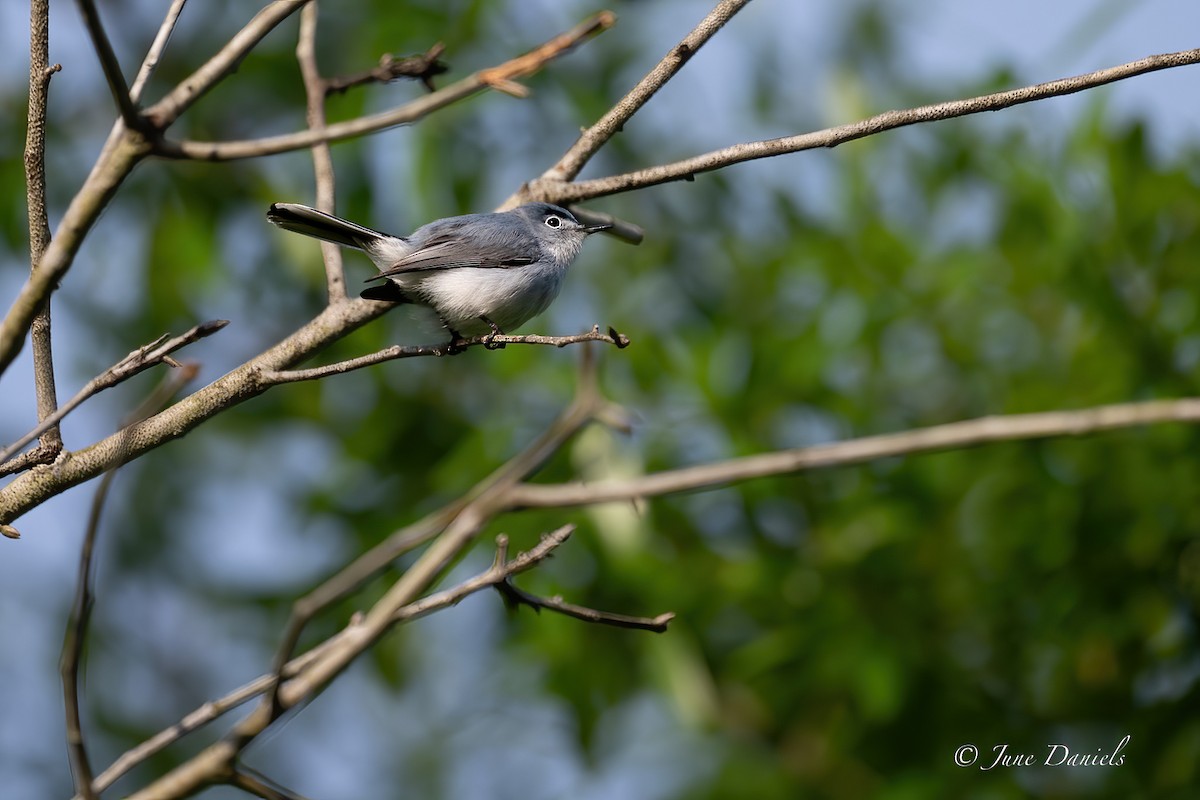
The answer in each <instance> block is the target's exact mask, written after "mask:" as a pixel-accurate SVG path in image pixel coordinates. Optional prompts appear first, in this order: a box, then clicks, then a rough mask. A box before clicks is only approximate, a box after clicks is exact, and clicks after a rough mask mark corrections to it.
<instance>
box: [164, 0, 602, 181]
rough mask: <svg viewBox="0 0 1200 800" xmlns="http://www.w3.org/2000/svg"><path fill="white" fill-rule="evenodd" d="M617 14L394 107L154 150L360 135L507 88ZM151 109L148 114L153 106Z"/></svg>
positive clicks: (297, 145) (203, 154) (204, 152)
mask: <svg viewBox="0 0 1200 800" xmlns="http://www.w3.org/2000/svg"><path fill="white" fill-rule="evenodd" d="M615 20H616V18H615V17H614V16H613V15H612V14H611V13H610V12H607V11H604V12H601V13H599V14H596V15H594V16H592V17H590V18H589V19H587V20H585V21H584V22H582V23H580V24H579V25H576V26H575V27H574V28H572V29H571V30H569V31H567V32H566V33H562V34H560V35H558V36H556V37H554V38H553V39H551V40H550V41H548V42H546V43H544V44H542V45H540V46H539V47H537V48H535V49H534V50H532V51H530V52H529V53H526V54H525V55H522V56H518V57H516V58H513V59H510V60H509V61H506V62H504V63H503V64H500V65H498V66H495V67H489V68H487V69H481V70H479V71H478V72H476V73H474V74H473V75H470V76H468V77H466V78H463V79H462V80H459V81H456V82H455V83H452V84H450V85H449V86H446V87H445V88H442V89H439V90H437V91H436V92H432V93H430V94H427V95H425V96H423V97H419V98H417V99H415V100H413V101H411V102H409V103H405V104H404V105H402V106H400V107H399V108H394V109H392V110H390V111H382V112H380V113H378V114H371V115H368V116H365V117H356V118H355V119H351V120H346V121H345V122H338V123H335V124H333V125H329V126H327V127H324V128H322V129H320V130H312V129H309V130H304V131H297V132H296V133H288V134H283V135H281V136H268V137H264V138H261V139H247V140H243V141H230V142H196V141H188V140H186V139H185V140H182V141H169V140H167V141H162V142H159V143H158V144H157V150H156V152H157V153H158V155H161V156H165V157H167V158H191V159H196V160H200V161H231V160H234V159H240V158H254V157H257V156H267V155H275V154H277V153H286V152H289V151H292V150H302V149H304V148H306V147H312V146H313V145H315V144H320V143H322V142H336V141H341V140H343V139H350V138H353V137H355V136H362V135H363V134H366V133H373V132H375V131H380V130H384V129H385V128H394V127H396V126H398V125H407V124H409V123H412V122H415V121H417V120H419V119H421V118H422V117H425V116H428V115H429V114H432V113H433V112H435V111H438V110H440V109H442V108H445V107H446V106H448V105H451V104H452V103H455V102H457V101H459V100H462V99H464V98H466V97H470V96H472V95H474V94H477V93H479V92H482V91H484V90H485V89H489V88H492V89H496V88H499V89H501V90H508V91H510V92H511V91H512V87H513V86H514V85H517V84H514V83H513V81H514V80H515V79H516V78H521V77H525V76H527V75H532V74H533V73H535V72H537V71H538V70H540V69H541V68H542V67H543V66H545V64H546V63H547V62H549V61H551V60H552V59H554V58H557V57H558V56H561V55H563V54H564V53H566V52H568V51H569V50H571V49H573V48H574V47H575V46H576V45H578V44H579V43H580V42H582V41H583V40H584V39H587V38H588V37H590V36H593V35H595V34H597V33H600V32H601V31H604V30H606V29H608V28H609V27H611V26H612V24H613V23H614V22H615ZM153 111H154V109H151V111H150V112H147V113H148V114H149V113H151V112H153Z"/></svg>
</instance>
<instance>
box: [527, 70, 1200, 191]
mask: <svg viewBox="0 0 1200 800" xmlns="http://www.w3.org/2000/svg"><path fill="white" fill-rule="evenodd" d="M1196 63H1200V49H1196V50H1184V51H1181V52H1178V53H1167V54H1164V55H1156V56H1149V57H1147V58H1143V59H1140V60H1138V61H1131V62H1129V63H1127V64H1121V65H1119V66H1115V67H1109V68H1108V69H1101V70H1097V71H1095V72H1089V73H1086V74H1084V75H1077V76H1075V77H1072V78H1062V79H1060V80H1055V81H1049V82H1047V83H1039V84H1037V85H1035V86H1027V87H1024V88H1021V89H1011V90H1009V91H1005V92H996V93H995V94H988V95H982V96H980V97H972V98H969V99H966V100H951V101H948V102H945V103H935V104H933V105H927V106H921V107H919V108H911V109H905V110H899V111H886V112H884V113H882V114H877V115H875V116H873V117H869V118H868V119H865V120H861V121H859V122H854V123H851V124H849V125H839V126H837V127H834V128H827V129H825V130H821V131H814V132H812V133H804V134H800V135H798V136H788V137H784V138H781V139H768V140H766V141H760V142H746V143H743V144H736V145H733V146H731V147H726V148H723V149H721V150H714V151H713V152H711V153H705V154H703V155H699V156H694V157H692V158H687V159H684V160H682V161H676V162H674V163H671V164H661V165H659V166H655V167H648V168H647V169H642V170H637V171H635V172H627V173H625V174H622V175H612V176H610V177H607V178H597V179H595V180H588V181H579V182H577V183H561V182H551V181H547V180H544V179H543V180H539V181H537V182H535V183H536V186H534V185H531V186H530V187H529V189H528V196H529V197H530V198H533V199H539V200H545V201H547V202H553V203H560V204H561V203H577V202H582V201H584V200H591V199H593V198H596V197H604V196H607V195H612V194H619V193H621V192H628V191H633V190H635V189H643V188H645V187H647V186H657V185H659V184H662V183H668V182H670V181H677V180H690V179H691V178H692V177H694V176H695V175H698V174H700V173H702V172H711V171H713V170H718V169H722V168H724V167H728V166H732V165H734V164H740V163H742V162H744V161H753V160H755V159H759V158H769V157H771V156H779V155H785V154H787V153H797V152H800V151H802V150H813V149H816V148H819V147H837V146H838V145H840V144H844V143H846V142H850V141H853V140H855V139H861V138H863V137H866V136H872V135H874V134H877V133H882V132H884V131H889V130H894V129H896V128H903V127H905V126H908V125H915V124H917V123H921V122H934V121H937V120H944V119H952V118H955V117H964V116H968V115H970V114H980V113H983V112H985V111H999V110H1000V109H1003V108H1010V107H1012V106H1016V105H1021V104H1024V103H1032V102H1034V101H1036V100H1045V99H1047V98H1050V97H1061V96H1063V95H1068V94H1074V93H1076V92H1082V91H1084V90H1086V89H1094V88H1095V87H1097V86H1103V85H1105V84H1108V83H1114V82H1116V81H1120V80H1125V79H1126V78H1132V77H1134V76H1137V75H1144V74H1146V73H1149V72H1156V71H1158V70H1163V69H1172V68H1174V67H1182V66H1187V65H1189V64H1196Z"/></svg>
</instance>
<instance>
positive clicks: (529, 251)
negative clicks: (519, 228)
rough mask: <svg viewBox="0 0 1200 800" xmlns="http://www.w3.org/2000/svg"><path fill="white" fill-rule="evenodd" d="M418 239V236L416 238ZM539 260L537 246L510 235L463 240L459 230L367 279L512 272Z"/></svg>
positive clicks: (428, 241)
mask: <svg viewBox="0 0 1200 800" xmlns="http://www.w3.org/2000/svg"><path fill="white" fill-rule="evenodd" d="M413 239H416V236H414V237H413ZM535 261H537V246H536V244H529V243H526V242H522V243H517V242H514V241H513V240H512V237H509V236H503V235H501V236H493V237H490V238H489V239H487V240H484V241H473V242H470V243H468V242H466V241H464V239H463V237H462V236H461V235H458V232H457V231H447V232H446V233H444V234H441V235H437V236H432V237H430V238H428V239H426V240H425V241H422V242H420V245H419V246H418V247H417V248H416V249H414V250H413V251H412V252H411V253H408V254H407V255H405V256H404V257H403V258H401V259H400V260H399V261H397V262H396V263H394V264H392V265H391V266H390V267H388V268H387V269H385V270H383V271H382V272H380V273H379V274H378V275H375V276H373V277H370V278H368V279H367V280H368V281H377V280H383V279H386V278H392V277H395V276H397V275H404V274H406V273H410V272H431V271H435V270H444V269H461V268H464V267H474V268H476V269H509V268H512V267H524V266H528V265H529V264H532V263H534V262H535Z"/></svg>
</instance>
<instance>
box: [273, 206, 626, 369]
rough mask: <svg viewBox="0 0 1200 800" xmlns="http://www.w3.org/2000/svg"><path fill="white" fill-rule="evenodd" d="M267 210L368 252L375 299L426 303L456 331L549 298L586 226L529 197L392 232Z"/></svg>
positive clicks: (495, 329) (368, 293)
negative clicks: (507, 207)
mask: <svg viewBox="0 0 1200 800" xmlns="http://www.w3.org/2000/svg"><path fill="white" fill-rule="evenodd" d="M267 219H268V220H270V221H271V222H273V223H275V224H276V225H278V226H279V227H281V228H283V229H284V230H289V231H295V232H297V233H303V234H305V235H306V236H314V237H316V238H318V239H323V240H325V241H327V242H333V243H334V244H339V245H342V246H344V247H354V248H357V249H359V250H363V251H364V252H366V254H367V255H368V256H370V258H371V260H372V261H374V262H375V266H377V267H379V270H380V272H379V274H378V275H375V276H374V277H372V278H369V279H368V280H369V281H379V280H381V281H383V283H382V284H381V285H379V286H372V287H370V288H368V289H366V290H365V291H364V292H362V296H363V297H365V298H368V299H370V300H384V301H388V302H393V303H415V304H417V305H423V306H428V307H430V308H432V309H433V310H434V312H435V313H436V314H437V315H438V317H439V318H440V319H441V321H442V324H443V325H445V326H446V329H447V330H448V331H449V332H450V336H451V344H452V345H453V344H454V343H455V342H457V341H458V340H460V339H461V338H462V337H463V335H464V334H465V335H467V336H475V335H480V334H484V333H489V332H490V333H491V335H492V336H495V335H498V334H503V333H505V332H511V331H513V330H515V329H516V328H518V327H519V326H521V325H523V324H524V323H525V322H526V321H527V320H529V319H530V318H531V317H534V316H536V315H538V314H540V313H542V312H543V311H545V310H546V308H547V307H548V306H549V305H550V302H551V301H552V300H554V298H555V297H557V296H558V290H559V289H560V288H562V282H563V277H564V276H565V275H566V272H567V268H568V267H569V266H571V262H572V261H574V260H575V256H577V255H578V254H579V251H580V249H582V247H583V240H584V239H586V238H587V237H588V234H592V233H596V232H597V231H603V230H608V229H609V228H611V227H612V226H611V225H584V224H582V223H580V222H579V220H577V219H575V217H574V215H572V214H571V212H569V211H567V210H566V209H565V208H559V207H558V206H554V205H550V204H548V203H529V204H527V205H523V206H520V207H518V208H515V209H513V210H512V211H503V212H500V213H496V214H467V215H465V216H461V217H446V218H445V219H439V220H435V221H433V222H430V223H429V224H427V225H422V226H421V227H420V228H417V229H416V230H415V231H413V233H412V234H411V235H409V236H403V237H401V236H392V235H390V234H387V233H381V232H380V231H376V230H371V229H370V228H365V227H363V226H362V225H358V224H356V223H353V222H350V221H348V220H344V219H341V218H339V217H335V216H333V215H331V214H326V213H324V212H323V211H317V210H316V209H315V208H309V207H308V206H302V205H297V204H295V203H275V204H273V205H272V206H271V209H270V210H269V211H268V212H267Z"/></svg>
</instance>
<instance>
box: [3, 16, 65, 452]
mask: <svg viewBox="0 0 1200 800" xmlns="http://www.w3.org/2000/svg"><path fill="white" fill-rule="evenodd" d="M59 69H61V66H60V65H58V64H55V65H54V66H51V65H50V11H49V0H33V2H31V3H30V4H29V110H28V115H27V119H28V123H27V125H26V128H25V197H26V205H27V210H28V215H29V217H28V218H29V268H30V271H33V270H36V269H37V265H38V263H39V262H40V261H41V260H42V255H43V254H44V253H45V252H46V248H47V247H48V246H49V244H50V222H49V218H48V216H47V213H46V107H47V101H48V97H49V92H50V77H51V76H52V75H53V74H54V73H55V72H57V71H58V70H59ZM29 332H30V337H31V338H32V340H33V387H34V393H35V395H36V400H37V415H38V420H39V421H45V420H46V418H48V417H49V416H50V415H52V414H53V413H54V410H55V408H56V407H57V406H58V393H57V391H56V389H55V385H54V351H53V347H52V346H51V336H50V301H49V300H47V301H46V302H45V303H44V304H43V305H42V308H41V310H40V311H38V313H37V315H36V316H35V317H34V318H33V323H32V325H31V327H30V331H29ZM41 436H42V441H41V443H40V445H39V447H38V448H37V450H36V451H35V452H34V453H33V454H31V457H30V461H33V462H36V463H46V462H49V461H53V460H54V459H55V458H56V457H57V456H58V454H59V453H60V452H61V451H62V446H63V443H62V436H61V435H60V433H59V429H58V425H50V426H49V427H47V428H46V430H45V432H44V433H42V434H41ZM2 460H3V458H0V461H2Z"/></svg>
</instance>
